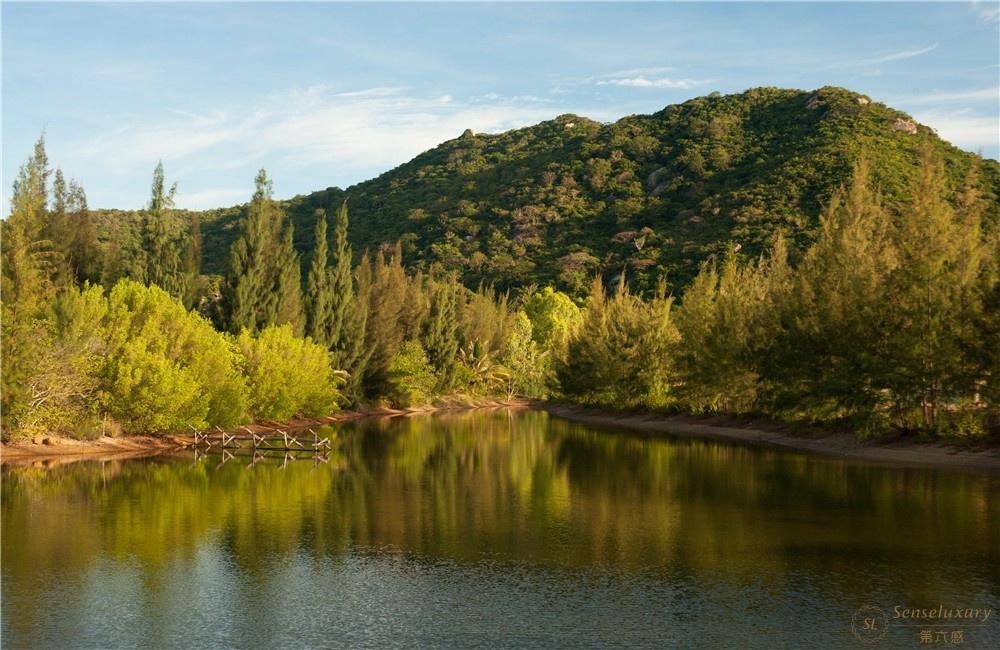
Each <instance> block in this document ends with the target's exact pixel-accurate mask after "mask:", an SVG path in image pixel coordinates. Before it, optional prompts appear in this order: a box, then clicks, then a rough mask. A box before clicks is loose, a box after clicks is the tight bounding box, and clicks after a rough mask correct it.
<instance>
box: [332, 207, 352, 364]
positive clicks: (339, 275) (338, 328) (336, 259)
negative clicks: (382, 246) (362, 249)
mask: <svg viewBox="0 0 1000 650" xmlns="http://www.w3.org/2000/svg"><path fill="white" fill-rule="evenodd" d="M347 226H348V217H347V202H346V201H345V202H344V203H342V204H341V206H340V209H339V210H337V216H336V217H335V218H334V222H333V255H332V260H331V263H332V265H331V267H330V269H329V276H328V278H327V286H328V287H329V292H330V294H329V303H328V311H327V322H326V331H327V337H328V342H329V345H330V349H331V350H333V351H334V353H335V356H339V353H340V352H341V351H345V350H347V349H348V348H350V347H351V343H350V342H348V341H347V340H346V339H347V337H348V336H357V332H356V331H353V330H352V329H351V328H350V327H348V325H347V321H348V320H349V318H350V317H349V312H350V311H351V310H356V307H355V305H354V302H355V300H354V295H353V292H354V286H353V285H354V280H353V273H352V270H351V263H352V259H351V258H352V253H351V245H350V243H349V242H348V240H347Z"/></svg>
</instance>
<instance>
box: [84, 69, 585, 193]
mask: <svg viewBox="0 0 1000 650" xmlns="http://www.w3.org/2000/svg"><path fill="white" fill-rule="evenodd" d="M246 106H247V107H246V108H241V107H234V106H229V107H224V108H221V109H220V108H217V107H209V108H204V107H196V108H195V109H193V110H186V109H170V110H168V111H164V112H163V113H161V114H160V116H159V118H158V119H156V118H154V119H152V120H150V119H144V120H143V121H141V122H138V121H137V122H135V123H130V124H125V125H123V126H120V127H118V128H115V129H113V130H110V131H108V132H105V133H103V134H100V135H98V136H96V137H93V138H90V139H88V140H86V141H84V142H80V143H76V146H75V150H76V152H77V153H78V155H80V156H82V157H83V158H84V159H85V160H91V161H93V162H94V163H95V164H96V163H98V162H99V163H100V164H101V165H103V166H105V168H107V167H109V166H110V167H111V168H112V169H109V171H110V172H111V173H112V174H114V173H118V174H121V175H125V174H127V173H129V172H130V171H131V170H134V169H135V168H136V167H137V166H139V167H142V166H148V167H149V168H150V169H151V168H152V165H153V164H155V162H156V161H157V160H158V159H161V158H162V159H163V160H164V162H165V164H166V165H167V168H168V170H169V171H170V172H171V175H174V174H176V179H177V180H178V181H179V182H180V189H181V192H180V194H179V196H178V200H179V204H180V205H183V206H185V207H192V208H194V207H199V208H200V207H210V206H218V205H225V204H229V203H232V202H234V201H236V200H238V199H240V198H243V195H248V192H249V190H248V189H247V188H243V189H242V190H239V189H236V188H232V187H229V188H224V189H211V188H205V189H201V188H199V187H198V185H199V179H200V177H201V176H202V175H203V174H205V173H208V172H217V171H219V170H220V169H231V170H239V171H240V172H241V173H244V174H245V175H246V178H247V179H250V178H252V176H253V171H254V170H255V169H256V168H257V167H259V166H260V165H262V164H267V165H273V164H277V163H280V167H281V168H282V169H283V170H285V173H286V174H287V173H288V170H293V171H294V170H309V171H310V172H315V171H316V170H317V169H329V170H330V172H329V178H330V179H331V181H332V182H341V181H338V180H337V179H344V178H354V179H357V178H366V177H370V176H373V175H375V174H376V173H379V172H382V171H385V170H386V169H390V168H392V167H394V166H396V165H399V164H401V163H403V162H405V161H407V160H409V159H411V158H413V157H414V156H416V155H417V154H419V153H421V152H423V151H425V150H427V149H429V148H431V147H434V146H436V145H438V144H440V143H441V142H443V141H445V140H448V139H451V138H455V137H457V136H459V135H460V134H461V133H462V131H463V130H465V129H467V128H469V129H472V130H474V131H477V132H498V131H503V130H507V129H512V128H518V127H523V126H526V125H529V124H534V123H537V122H539V121H542V120H545V119H550V118H552V117H553V116H554V115H556V114H558V113H560V112H565V111H566V110H568V108H567V107H557V106H554V105H549V102H548V101H545V100H543V98H539V97H534V96H514V97H502V96H500V95H495V96H494V95H488V96H486V97H482V96H481V97H477V98H475V99H474V100H466V99H457V98H455V97H453V96H451V95H440V94H438V95H434V96H431V97H422V96H420V95H418V94H413V93H407V92H405V89H400V88H391V89H390V88H373V89H366V90H358V91H348V92H343V91H336V92H335V91H334V90H332V89H330V88H328V87H325V86H312V87H308V88H299V89H291V90H288V91H284V92H280V93H275V94H272V95H270V96H268V97H264V98H260V99H259V101H255V102H252V103H249V104H247V105H246ZM278 180H279V181H280V179H278ZM188 187H190V188H191V189H192V193H187V192H185V188H188ZM276 188H277V189H278V190H280V183H279V184H278V185H277V186H276ZM278 193H279V195H280V191H279V192H278Z"/></svg>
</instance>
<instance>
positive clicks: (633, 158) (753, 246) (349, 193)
mask: <svg viewBox="0 0 1000 650" xmlns="http://www.w3.org/2000/svg"><path fill="white" fill-rule="evenodd" d="M925 143H927V144H929V146H930V147H931V149H932V150H933V151H934V153H935V154H936V155H937V156H938V157H939V158H940V159H942V160H943V161H944V163H945V166H946V169H947V171H948V175H949V178H950V181H951V184H952V187H953V188H956V189H957V188H958V187H960V186H961V184H962V182H963V180H964V178H965V176H966V173H967V171H968V169H969V167H970V166H971V165H972V163H973V162H975V161H979V163H980V170H979V182H980V184H981V186H982V188H983V189H984V190H985V191H986V192H987V195H988V196H989V195H992V198H991V200H990V201H989V202H990V205H991V207H990V208H989V213H988V215H987V222H988V223H991V224H994V225H995V224H997V223H998V222H1000V208H998V207H997V202H996V200H995V196H997V195H1000V164H998V163H997V162H996V161H992V160H983V159H982V158H980V157H978V156H976V155H974V154H970V153H967V152H965V151H962V150H959V149H957V148H955V147H953V146H951V145H950V144H948V143H946V142H944V141H943V140H941V139H940V138H938V137H937V135H936V134H935V133H934V132H933V130H931V129H930V128H928V127H925V126H922V125H918V124H916V123H915V122H913V121H912V119H911V118H910V117H909V116H908V115H906V114H905V113H902V112H900V111H897V110H894V109H892V108H890V107H887V106H885V105H883V104H880V103H877V102H875V101H871V100H870V99H869V98H868V97H866V96H863V95H859V94H856V93H853V92H850V91H848V90H844V89H840V88H831V87H827V88H822V89H820V90H818V91H799V90H784V89H778V88H755V89H751V90H748V91H746V92H744V93H740V94H734V95H719V94H717V93H713V94H712V95H709V96H706V97H699V98H697V99H692V100H690V101H687V102H684V103H683V104H678V105H673V106H668V107H666V108H664V109H663V110H661V111H659V112H657V113H654V114H652V115H634V116H629V117H625V118H623V119H621V120H619V121H617V122H615V123H613V124H602V123H599V122H595V121H593V120H590V119H587V118H586V117H580V116H577V115H561V116H559V117H557V118H555V119H553V120H550V121H547V122H542V123H541V124H537V125H535V126H531V127H527V128H523V129H517V130H513V131H508V132H506V133H500V134H496V135H487V134H475V133H472V132H471V131H466V132H465V133H463V134H462V135H461V136H459V137H457V138H455V139H454V140H449V141H447V142H444V143H442V144H441V145H439V146H437V147H435V148H434V149H431V150H429V151H427V152H425V153H422V154H420V155H419V156H417V157H416V158H414V159H413V160H411V161H410V162H407V163H405V164H403V165H400V166H399V167H397V168H395V169H393V170H391V171H389V172H386V173H385V174H382V175H381V176H379V177H377V178H375V179H372V180H369V181H365V182H363V183H359V184H357V185H355V186H352V187H350V188H348V189H346V190H341V189H339V188H327V189H326V190H322V191H318V192H314V193H312V194H310V195H308V196H299V197H295V198H293V199H290V200H288V201H285V202H284V204H285V206H286V208H287V210H288V213H289V214H290V215H291V216H292V218H293V221H294V223H295V238H296V246H297V248H298V249H299V250H300V251H301V252H302V253H303V254H304V256H305V259H307V260H308V259H309V249H310V248H311V246H312V243H313V224H314V216H313V214H314V211H315V209H316V208H328V209H329V208H332V207H334V206H336V205H338V204H339V203H340V202H341V201H343V200H344V199H347V200H348V205H349V208H350V215H351V223H350V238H351V240H352V242H353V244H354V250H355V252H356V253H358V252H360V251H361V250H363V249H365V248H375V247H377V246H379V245H380V244H382V243H386V242H395V241H397V240H399V241H402V243H403V247H404V252H405V255H404V257H405V260H406V263H407V264H409V265H418V266H427V265H428V264H429V263H431V262H435V261H436V262H440V263H441V264H442V265H443V266H444V267H446V268H449V269H455V270H458V271H460V272H461V273H462V274H463V276H464V278H465V280H466V281H467V283H469V284H476V283H477V282H479V281H480V280H489V281H492V282H494V283H496V284H498V285H499V286H500V287H510V286H518V285H524V284H529V283H539V284H554V285H556V286H558V287H560V288H563V289H565V290H567V291H570V292H572V293H576V294H580V293H581V292H582V291H583V290H584V288H585V286H586V284H587V283H588V281H589V278H591V277H592V276H593V274H594V273H595V272H598V271H600V272H601V273H603V274H604V275H605V277H608V278H610V277H613V276H615V275H617V274H618V273H619V272H621V271H622V270H626V277H628V278H629V281H630V283H631V284H633V285H635V286H639V287H645V288H648V287H649V286H651V285H652V284H653V283H655V281H656V280H657V279H658V278H659V277H661V276H664V275H665V276H666V277H667V278H668V280H669V281H670V283H671V285H673V286H677V285H680V284H684V283H686V282H687V281H688V280H689V279H690V278H691V277H692V276H693V275H694V274H695V273H696V272H697V267H698V263H699V262H700V261H701V260H704V259H706V258H707V257H709V256H711V255H712V254H715V253H718V252H719V251H721V250H722V249H723V248H724V247H726V246H727V245H729V243H730V242H732V243H734V244H738V245H739V246H740V249H741V250H742V251H743V252H746V253H749V254H754V253H755V252H757V251H759V250H760V249H761V248H762V247H764V246H766V245H767V244H768V243H769V242H770V241H771V240H772V238H773V236H774V234H775V232H777V231H782V232H784V233H785V234H786V235H788V236H789V237H790V238H791V239H792V240H793V242H794V243H796V244H799V245H801V244H803V243H805V242H806V241H808V240H809V239H810V237H811V234H812V233H813V232H814V230H815V226H816V224H817V222H818V215H819V213H820V210H821V207H822V205H823V203H824V202H825V201H826V199H827V198H828V197H829V196H830V195H831V193H832V191H833V190H834V189H835V188H836V187H837V186H838V185H839V184H840V183H841V182H842V181H844V180H845V179H846V178H847V176H848V174H849V172H850V168H851V165H852V164H853V162H854V161H855V160H856V159H857V158H858V157H860V156H864V157H866V158H867V159H868V161H869V162H870V166H871V169H872V172H873V176H874V179H875V181H876V183H877V184H878V185H879V186H880V187H881V189H882V192H883V194H884V196H885V197H886V199H887V200H888V201H890V202H896V201H904V200H905V199H906V198H907V193H908V187H909V182H910V178H911V177H912V175H913V174H914V173H915V170H916V169H917V167H918V162H919V159H920V151H921V147H922V146H925ZM248 199H249V197H248ZM244 210H245V206H236V207H232V208H225V209H219V210H210V211H206V212H204V213H202V215H201V218H202V224H201V227H202V235H203V237H204V246H203V266H202V270H203V272H204V273H207V274H212V273H222V272H223V271H224V269H225V265H226V261H227V258H228V252H229V246H230V244H231V242H232V241H233V239H234V237H235V235H236V232H237V229H238V223H239V218H240V217H241V216H242V214H243V211H244ZM102 214H103V215H104V217H105V218H104V219H102V221H103V223H104V225H105V226H108V225H110V223H111V222H112V220H110V219H108V217H111V216H112V215H118V216H121V215H122V213H118V212H110V211H103V213H102Z"/></svg>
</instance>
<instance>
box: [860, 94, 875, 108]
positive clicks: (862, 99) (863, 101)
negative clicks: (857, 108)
mask: <svg viewBox="0 0 1000 650" xmlns="http://www.w3.org/2000/svg"><path fill="white" fill-rule="evenodd" d="M857 99H858V103H859V104H861V105H862V106H867V105H868V104H870V103H871V102H872V100H870V99H868V98H867V97H865V96H864V95H858V98H857Z"/></svg>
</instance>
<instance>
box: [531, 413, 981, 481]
mask: <svg viewBox="0 0 1000 650" xmlns="http://www.w3.org/2000/svg"><path fill="white" fill-rule="evenodd" d="M533 406H534V407H535V408H540V409H542V410H544V411H546V412H548V413H551V414H552V415H557V416H559V417H561V418H565V419H567V420H573V421H575V422H582V423H585V424H589V425H593V426H598V427H609V428H619V429H630V430H633V431H642V432H648V433H658V434H666V435H669V436H673V437H679V438H701V439H707V440H722V441H732V442H740V443H747V444H753V445H762V446H770V447H781V448H785V449H792V450H796V451H805V452H809V453H816V454H822V455H824V456H831V457H834V458H844V459H849V460H863V461H868V462H875V463H891V464H897V465H914V466H918V465H921V466H931V467H950V468H957V469H968V470H982V471H990V472H998V473H1000V447H995V446H970V447H967V448H966V447H956V446H954V445H946V444H942V443H936V442H918V441H913V440H898V439H897V440H890V441H880V440H872V441H862V440H858V439H857V438H856V437H854V436H853V435H851V434H850V433H825V432H822V431H819V430H817V431H816V432H815V434H814V435H803V434H801V433H791V432H789V431H787V430H782V429H783V427H781V426H779V425H774V424H771V423H765V424H755V423H752V422H748V423H744V422H740V423H738V424H734V423H733V421H732V420H729V419H725V418H712V417H707V416H706V417H695V416H689V415H660V414H655V413H636V414H629V413H616V412H607V411H601V410H597V409H590V408H586V407H582V406H576V405H570V404H556V403H548V402H539V403H536V404H534V405H533Z"/></svg>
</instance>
